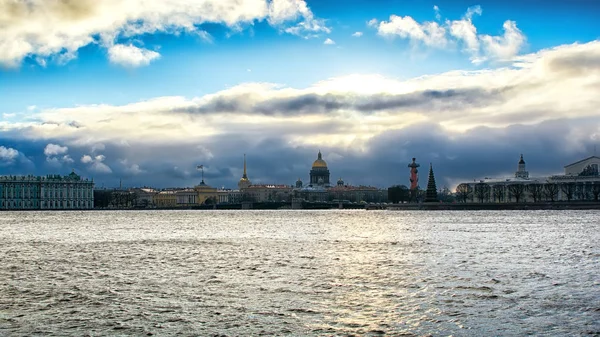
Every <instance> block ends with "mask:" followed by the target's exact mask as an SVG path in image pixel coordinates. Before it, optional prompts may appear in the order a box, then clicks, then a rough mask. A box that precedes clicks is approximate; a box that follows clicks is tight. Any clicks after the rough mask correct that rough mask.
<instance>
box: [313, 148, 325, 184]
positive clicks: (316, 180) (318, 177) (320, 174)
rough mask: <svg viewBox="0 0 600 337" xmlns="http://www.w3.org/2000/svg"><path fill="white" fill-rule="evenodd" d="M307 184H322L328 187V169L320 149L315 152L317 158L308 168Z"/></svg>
mask: <svg viewBox="0 0 600 337" xmlns="http://www.w3.org/2000/svg"><path fill="white" fill-rule="evenodd" d="M309 186H324V187H329V186H330V184H329V169H328V168H327V163H326V162H325V160H323V156H322V155H321V151H320V150H319V153H318V154H317V159H316V160H315V161H314V162H313V164H312V169H311V170H310V185H309Z"/></svg>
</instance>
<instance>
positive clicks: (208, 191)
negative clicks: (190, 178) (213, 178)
mask: <svg viewBox="0 0 600 337" xmlns="http://www.w3.org/2000/svg"><path fill="white" fill-rule="evenodd" d="M194 190H195V191H196V194H197V196H198V199H197V203H198V205H202V204H207V203H212V204H216V203H217V202H218V198H219V195H218V194H217V189H216V188H215V187H211V186H208V185H206V184H205V183H204V179H203V180H202V181H201V182H200V184H198V185H197V186H195V187H194ZM208 199H212V201H209V202H207V200H208Z"/></svg>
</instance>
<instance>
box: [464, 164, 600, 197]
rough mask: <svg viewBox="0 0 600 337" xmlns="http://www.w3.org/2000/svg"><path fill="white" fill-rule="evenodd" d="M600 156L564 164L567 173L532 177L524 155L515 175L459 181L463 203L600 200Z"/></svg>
mask: <svg viewBox="0 0 600 337" xmlns="http://www.w3.org/2000/svg"><path fill="white" fill-rule="evenodd" d="M599 167H600V158H599V157H597V156H591V157H588V158H585V159H583V160H580V161H577V162H575V163H573V164H569V165H566V166H565V167H564V174H560V175H552V176H539V177H535V176H534V177H531V176H530V175H529V171H527V167H526V163H525V160H524V159H523V155H521V157H520V159H519V162H518V164H517V171H516V172H515V174H514V177H511V178H503V179H490V178H485V179H480V180H474V181H473V182H467V183H462V184H459V185H458V186H457V188H456V197H457V199H458V200H459V201H463V202H541V201H571V200H579V201H586V200H598V196H599V195H600V175H599V172H598V168H599Z"/></svg>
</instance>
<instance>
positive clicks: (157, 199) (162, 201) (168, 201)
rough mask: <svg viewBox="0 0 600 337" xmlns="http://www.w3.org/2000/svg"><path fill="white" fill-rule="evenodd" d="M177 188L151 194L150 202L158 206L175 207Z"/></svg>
mask: <svg viewBox="0 0 600 337" xmlns="http://www.w3.org/2000/svg"><path fill="white" fill-rule="evenodd" d="M177 192H178V190H164V191H160V192H158V193H156V194H155V195H154V196H152V203H153V204H154V205H156V207H158V208H171V207H177V195H176V193H177Z"/></svg>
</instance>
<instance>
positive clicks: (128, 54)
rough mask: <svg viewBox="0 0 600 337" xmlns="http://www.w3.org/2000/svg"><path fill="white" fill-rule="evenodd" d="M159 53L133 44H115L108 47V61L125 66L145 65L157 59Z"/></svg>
mask: <svg viewBox="0 0 600 337" xmlns="http://www.w3.org/2000/svg"><path fill="white" fill-rule="evenodd" d="M159 58H160V54H159V53H157V52H155V51H152V50H148V49H143V48H138V47H136V46H134V45H131V44H130V45H123V44H117V45H114V46H111V47H110V48H108V59H109V60H110V62H112V63H115V64H119V65H122V66H126V67H139V66H147V65H149V64H150V62H152V61H154V60H156V59H159Z"/></svg>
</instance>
